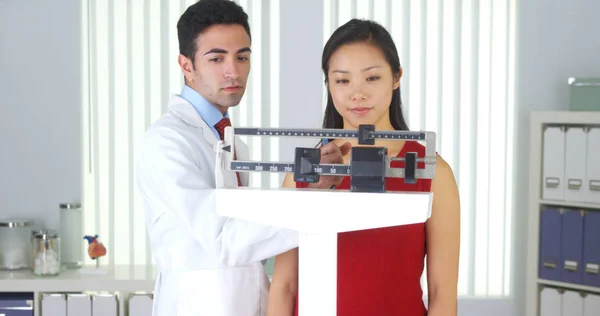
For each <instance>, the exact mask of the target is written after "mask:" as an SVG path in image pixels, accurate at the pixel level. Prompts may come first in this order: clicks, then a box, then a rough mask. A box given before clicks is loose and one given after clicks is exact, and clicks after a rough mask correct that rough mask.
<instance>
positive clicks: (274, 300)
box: [267, 174, 298, 316]
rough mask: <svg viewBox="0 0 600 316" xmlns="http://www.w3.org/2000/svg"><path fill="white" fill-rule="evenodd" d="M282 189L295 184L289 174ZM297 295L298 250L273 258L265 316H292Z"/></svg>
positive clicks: (292, 186)
mask: <svg viewBox="0 0 600 316" xmlns="http://www.w3.org/2000/svg"><path fill="white" fill-rule="evenodd" d="M283 187H284V188H294V187H296V183H295V182H294V179H293V177H292V175H291V174H288V175H287V176H286V177H285V180H284V181H283ZM296 295H298V248H296V249H292V250H290V251H288V252H285V253H282V254H280V255H278V256H276V257H275V270H274V272H273V280H272V282H271V289H270V290H269V300H268V305H267V316H292V315H294V311H295V307H296Z"/></svg>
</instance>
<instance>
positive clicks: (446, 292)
mask: <svg viewBox="0 0 600 316" xmlns="http://www.w3.org/2000/svg"><path fill="white" fill-rule="evenodd" d="M431 191H432V192H433V204H432V213H431V217H430V218H429V220H428V221H427V224H426V236H427V237H426V240H427V242H426V243H427V283H428V288H429V293H428V303H429V313H428V315H429V316H456V315H457V313H458V311H457V309H458V307H457V287H458V262H459V252H460V199H459V194H458V187H457V184H456V180H455V178H454V174H453V172H452V169H451V168H450V166H449V165H448V163H447V162H446V161H444V160H443V159H442V158H441V157H439V156H438V158H437V162H436V168H435V178H434V179H433V181H432V184H431Z"/></svg>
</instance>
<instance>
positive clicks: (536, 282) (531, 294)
mask: <svg viewBox="0 0 600 316" xmlns="http://www.w3.org/2000/svg"><path fill="white" fill-rule="evenodd" d="M530 122H531V126H530V128H531V138H530V161H529V167H530V168H529V208H528V211H529V220H528V239H527V240H528V242H527V250H528V254H527V256H528V257H527V274H526V275H527V280H526V283H527V284H526V293H527V294H526V313H525V315H527V316H541V315H540V293H541V291H542V289H544V288H557V289H560V290H561V291H562V290H565V291H567V290H569V291H573V292H578V293H586V294H596V295H598V294H600V287H592V286H586V285H581V284H573V283H566V282H557V281H552V280H545V279H541V278H540V277H539V260H540V258H539V257H540V228H541V225H540V222H541V213H542V212H541V211H542V208H543V207H545V206H554V207H558V208H570V209H581V210H587V211H590V212H594V211H598V212H600V203H589V202H576V201H568V200H550V199H543V184H544V183H543V163H544V161H543V152H544V139H543V133H544V128H546V127H547V126H596V127H599V126H600V112H573V111H539V112H538V111H534V112H532V113H531V120H530ZM565 150H566V148H565ZM563 185H564V183H563Z"/></svg>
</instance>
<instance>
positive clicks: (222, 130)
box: [215, 117, 242, 187]
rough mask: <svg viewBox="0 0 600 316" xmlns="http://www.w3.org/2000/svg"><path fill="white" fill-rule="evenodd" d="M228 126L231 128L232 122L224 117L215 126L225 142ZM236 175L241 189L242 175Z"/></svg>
mask: <svg viewBox="0 0 600 316" xmlns="http://www.w3.org/2000/svg"><path fill="white" fill-rule="evenodd" d="M227 126H231V121H230V120H229V118H227V117H224V118H223V119H221V120H220V121H219V122H218V123H217V124H215V128H216V129H217V132H218V133H219V136H220V137H221V140H223V138H224V137H225V127H227ZM233 159H236V158H235V152H234V153H233ZM235 175H236V176H237V181H238V186H240V187H241V186H242V182H241V181H240V175H239V174H238V173H237V172H236V174H235Z"/></svg>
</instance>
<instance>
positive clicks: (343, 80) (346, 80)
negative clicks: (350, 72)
mask: <svg viewBox="0 0 600 316" xmlns="http://www.w3.org/2000/svg"><path fill="white" fill-rule="evenodd" d="M335 83H341V84H343V83H348V79H338V80H336V81H335Z"/></svg>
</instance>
